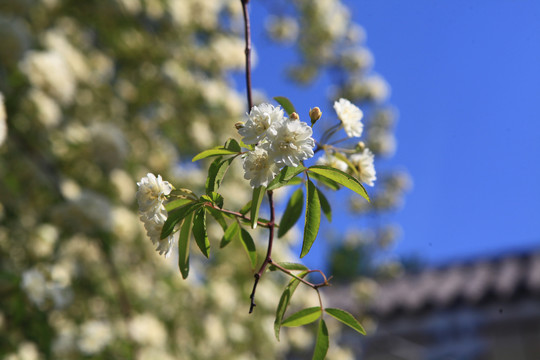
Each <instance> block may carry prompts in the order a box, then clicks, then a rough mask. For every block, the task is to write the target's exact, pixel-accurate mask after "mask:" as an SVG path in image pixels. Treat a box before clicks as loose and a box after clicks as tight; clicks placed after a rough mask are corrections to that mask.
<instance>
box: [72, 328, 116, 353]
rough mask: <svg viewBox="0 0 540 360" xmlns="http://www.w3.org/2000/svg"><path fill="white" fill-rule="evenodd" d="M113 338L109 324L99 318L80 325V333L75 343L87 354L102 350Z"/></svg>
mask: <svg viewBox="0 0 540 360" xmlns="http://www.w3.org/2000/svg"><path fill="white" fill-rule="evenodd" d="M112 338H113V333H112V329H111V326H110V325H109V324H108V323H106V322H104V321H99V320H90V321H87V322H85V323H84V324H83V325H82V327H81V335H80V338H79V341H78V342H77V345H78V346H79V349H80V350H81V351H82V352H83V353H84V354H87V355H92V354H95V353H98V352H100V351H101V350H103V348H104V347H105V346H107V344H109V342H111V340H112Z"/></svg>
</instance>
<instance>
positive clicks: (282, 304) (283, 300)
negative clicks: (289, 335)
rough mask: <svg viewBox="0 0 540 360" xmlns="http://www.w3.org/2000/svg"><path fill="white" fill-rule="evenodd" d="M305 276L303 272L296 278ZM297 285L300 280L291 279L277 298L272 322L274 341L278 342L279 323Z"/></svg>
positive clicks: (305, 272)
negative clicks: (274, 317)
mask: <svg viewBox="0 0 540 360" xmlns="http://www.w3.org/2000/svg"><path fill="white" fill-rule="evenodd" d="M306 275H307V271H304V272H302V273H300V274H298V277H299V278H302V279H303V278H304V277H305V276H306ZM299 284H300V280H298V279H291V281H289V283H288V284H287V286H286V287H285V290H283V293H282V294H281V297H280V298H279V304H278V307H277V309H276V319H275V320H274V334H275V335H276V339H277V340H278V341H279V331H280V330H281V321H282V320H283V316H284V315H285V311H287V307H288V306H289V302H290V301H291V297H292V296H293V294H294V291H295V290H296V288H297V287H298V285H299Z"/></svg>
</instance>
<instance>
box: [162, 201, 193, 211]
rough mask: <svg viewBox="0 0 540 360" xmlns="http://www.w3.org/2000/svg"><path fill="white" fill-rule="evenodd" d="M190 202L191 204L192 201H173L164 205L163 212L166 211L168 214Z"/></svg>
mask: <svg viewBox="0 0 540 360" xmlns="http://www.w3.org/2000/svg"><path fill="white" fill-rule="evenodd" d="M190 202H193V200H192V199H175V200H173V201H169V202H168V203H166V204H165V210H167V212H168V213H170V212H171V211H173V210H175V209H178V208H179V207H181V206H184V205H186V204H187V203H190Z"/></svg>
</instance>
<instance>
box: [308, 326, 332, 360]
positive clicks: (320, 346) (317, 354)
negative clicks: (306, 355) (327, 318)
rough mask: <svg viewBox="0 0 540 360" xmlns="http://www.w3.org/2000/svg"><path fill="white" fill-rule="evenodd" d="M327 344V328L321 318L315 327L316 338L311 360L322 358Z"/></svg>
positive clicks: (322, 359) (324, 355)
mask: <svg viewBox="0 0 540 360" xmlns="http://www.w3.org/2000/svg"><path fill="white" fill-rule="evenodd" d="M329 346H330V341H329V339H328V328H327V327H326V323H325V322H324V320H323V319H321V320H320V321H319V327H318V329H317V340H316V342H315V351H314V352H313V357H312V360H324V358H325V357H326V353H327V352H328V347H329Z"/></svg>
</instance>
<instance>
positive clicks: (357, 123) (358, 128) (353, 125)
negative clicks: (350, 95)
mask: <svg viewBox="0 0 540 360" xmlns="http://www.w3.org/2000/svg"><path fill="white" fill-rule="evenodd" d="M334 110H336V113H337V116H338V118H339V120H341V124H342V125H343V128H344V129H345V132H346V133H347V136H348V137H360V136H361V135H362V130H363V129H364V125H363V124H362V122H361V120H362V117H363V116H364V113H362V110H360V109H359V108H358V107H357V106H355V105H354V104H353V103H351V102H350V101H349V100H347V99H343V98H341V99H339V101H336V102H334Z"/></svg>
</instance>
